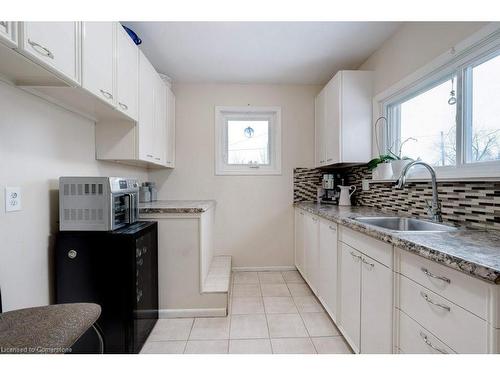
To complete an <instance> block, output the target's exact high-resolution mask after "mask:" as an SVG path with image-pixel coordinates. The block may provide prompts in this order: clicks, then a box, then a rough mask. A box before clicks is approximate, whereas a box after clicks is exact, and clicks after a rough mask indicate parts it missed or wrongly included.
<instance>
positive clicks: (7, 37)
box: [0, 21, 17, 47]
mask: <svg viewBox="0 0 500 375" xmlns="http://www.w3.org/2000/svg"><path fill="white" fill-rule="evenodd" d="M16 27H17V22H11V21H0V42H2V43H4V44H6V45H8V46H9V47H17V30H16Z"/></svg>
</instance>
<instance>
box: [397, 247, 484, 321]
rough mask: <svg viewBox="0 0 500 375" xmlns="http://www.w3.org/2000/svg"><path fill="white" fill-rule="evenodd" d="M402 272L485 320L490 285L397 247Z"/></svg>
mask: <svg viewBox="0 0 500 375" xmlns="http://www.w3.org/2000/svg"><path fill="white" fill-rule="evenodd" d="M397 251H398V252H399V254H400V259H401V265H400V273H401V274H402V275H404V276H406V277H408V278H410V279H412V280H414V281H416V282H417V283H419V284H421V285H423V286H425V287H426V288H428V289H430V290H432V291H433V292H435V293H437V294H439V295H440V296H442V297H445V298H446V299H449V300H450V301H453V302H454V303H456V304H457V305H459V306H462V307H463V308H465V309H466V310H469V311H471V312H473V313H474V314H476V315H478V316H479V317H481V318H483V319H485V320H486V313H487V309H488V285H486V284H485V283H484V282H482V281H480V280H477V279H474V278H473V277H471V276H468V275H465V274H463V273H461V272H459V271H456V270H453V269H451V268H449V267H446V266H443V265H440V264H438V263H436V262H434V261H432V260H429V259H425V258H422V257H421V256H418V255H414V254H411V253H409V252H407V251H404V250H401V249H397Z"/></svg>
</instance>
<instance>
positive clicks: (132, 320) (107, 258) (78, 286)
mask: <svg viewBox="0 0 500 375" xmlns="http://www.w3.org/2000/svg"><path fill="white" fill-rule="evenodd" d="M55 280H56V302H57V303H72V302H94V303H97V304H99V305H100V306H101V308H102V313H101V316H100V318H99V320H98V321H97V324H98V326H99V327H100V328H101V330H102V332H103V336H104V352H105V353H138V352H139V351H140V350H141V348H142V346H143V344H144V342H145V341H146V339H147V337H148V335H149V333H150V332H151V330H152V329H153V327H154V325H155V323H156V321H157V320H158V224H157V223H156V222H145V221H142V222H141V221H139V222H136V223H134V224H131V225H129V226H127V227H125V228H121V229H118V230H115V231H112V232H82V231H67V232H59V233H58V235H57V243H56V262H55ZM72 352H73V353H98V352H99V339H98V336H97V335H96V333H95V331H93V330H89V331H87V332H86V333H85V334H84V335H83V336H82V337H81V338H80V339H79V340H78V342H77V343H75V345H74V346H73V347H72Z"/></svg>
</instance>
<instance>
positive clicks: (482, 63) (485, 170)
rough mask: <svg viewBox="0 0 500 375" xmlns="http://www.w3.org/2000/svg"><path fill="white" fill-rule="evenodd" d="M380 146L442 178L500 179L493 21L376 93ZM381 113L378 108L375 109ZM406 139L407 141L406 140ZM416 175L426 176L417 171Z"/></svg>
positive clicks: (499, 60)
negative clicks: (419, 162) (380, 123)
mask: <svg viewBox="0 0 500 375" xmlns="http://www.w3.org/2000/svg"><path fill="white" fill-rule="evenodd" d="M375 102H376V103H378V104H379V113H378V114H380V115H383V116H385V117H386V118H387V126H386V127H385V128H381V129H380V135H381V137H380V139H381V140H383V145H381V146H382V148H383V149H384V150H391V151H393V152H395V153H398V152H397V151H399V149H400V147H401V145H402V144H403V143H404V145H403V150H402V156H406V157H409V158H412V159H414V160H416V159H421V160H423V161H425V162H427V163H429V164H431V165H433V166H434V167H435V168H436V172H437V176H438V179H454V178H457V179H462V178H465V179H466V178H477V177H481V178H493V179H498V178H500V122H499V121H498V118H500V106H498V103H499V102H500V29H499V27H498V25H497V26H495V27H493V26H490V27H489V28H486V30H484V29H483V30H481V31H480V32H479V33H478V34H476V35H475V36H473V37H472V38H470V40H467V41H464V42H462V43H459V44H458V45H457V46H455V47H454V48H452V49H451V50H450V51H449V52H447V53H446V54H444V55H442V56H440V57H439V58H438V59H436V60H435V61H433V62H431V63H430V64H428V65H426V66H424V67H423V68H421V69H419V70H418V71H417V72H415V73H414V74H412V75H411V76H410V77H408V78H407V79H405V80H403V81H402V82H400V83H398V84H396V85H395V86H394V87H392V88H390V89H389V90H386V91H385V92H383V93H381V94H379V95H377V96H376V97H375ZM376 115H377V113H376ZM405 141H406V142H405ZM411 177H412V178H416V179H418V178H420V177H424V178H425V172H424V173H422V174H421V173H420V171H418V170H416V171H415V173H413V174H412V176H411Z"/></svg>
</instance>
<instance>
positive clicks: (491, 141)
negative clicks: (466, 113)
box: [467, 56, 500, 163]
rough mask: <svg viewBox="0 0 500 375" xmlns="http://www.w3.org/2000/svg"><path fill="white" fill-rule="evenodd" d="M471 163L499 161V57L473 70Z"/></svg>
mask: <svg viewBox="0 0 500 375" xmlns="http://www.w3.org/2000/svg"><path fill="white" fill-rule="evenodd" d="M471 133H472V134H471V135H470V136H469V139H470V143H471V144H469V145H467V146H468V147H469V155H470V162H472V163H475V162H479V161H489V160H500V56H497V57H495V58H493V59H491V60H488V61H486V62H484V63H483V64H481V65H478V66H476V67H474V68H473V69H472V132H471Z"/></svg>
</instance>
